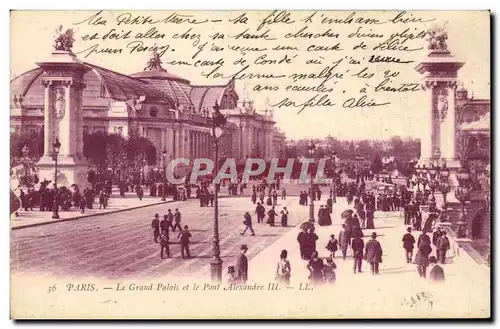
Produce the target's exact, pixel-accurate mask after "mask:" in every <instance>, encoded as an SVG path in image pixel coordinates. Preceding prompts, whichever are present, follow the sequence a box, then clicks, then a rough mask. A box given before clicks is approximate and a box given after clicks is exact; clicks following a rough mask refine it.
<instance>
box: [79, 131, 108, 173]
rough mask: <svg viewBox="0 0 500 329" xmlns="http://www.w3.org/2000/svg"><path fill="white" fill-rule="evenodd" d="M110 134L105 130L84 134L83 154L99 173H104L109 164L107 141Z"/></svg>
mask: <svg viewBox="0 0 500 329" xmlns="http://www.w3.org/2000/svg"><path fill="white" fill-rule="evenodd" d="M107 138H108V134H107V133H105V132H103V131H96V132H93V133H90V134H89V133H84V134H83V156H84V157H85V158H87V161H88V162H89V163H90V164H91V165H92V166H94V167H95V169H96V171H97V174H98V175H102V174H103V173H104V172H105V171H106V169H107V168H108V166H107V161H106V160H107V159H106V141H107Z"/></svg>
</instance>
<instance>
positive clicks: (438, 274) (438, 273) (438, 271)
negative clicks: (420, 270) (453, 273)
mask: <svg viewBox="0 0 500 329" xmlns="http://www.w3.org/2000/svg"><path fill="white" fill-rule="evenodd" d="M429 265H430V266H429V281H431V282H444V270H443V268H442V267H441V266H439V265H438V264H437V259H436V257H434V256H431V257H429Z"/></svg>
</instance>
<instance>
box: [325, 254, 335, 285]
mask: <svg viewBox="0 0 500 329" xmlns="http://www.w3.org/2000/svg"><path fill="white" fill-rule="evenodd" d="M336 269H337V264H335V262H334V261H333V259H331V258H328V259H327V260H326V264H325V267H324V270H323V272H324V279H325V283H328V284H333V283H335V280H336V279H337V276H336V275H335V270H336Z"/></svg>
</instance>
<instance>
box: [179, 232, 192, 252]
mask: <svg viewBox="0 0 500 329" xmlns="http://www.w3.org/2000/svg"><path fill="white" fill-rule="evenodd" d="M190 237H191V233H190V232H189V227H188V226H187V225H184V229H183V230H182V231H180V232H179V236H178V239H179V242H180V244H181V255H182V259H184V258H185V256H187V258H191V254H190V253H189V238H190ZM184 252H186V254H184Z"/></svg>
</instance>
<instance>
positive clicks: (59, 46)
mask: <svg viewBox="0 0 500 329" xmlns="http://www.w3.org/2000/svg"><path fill="white" fill-rule="evenodd" d="M73 42H75V38H74V37H73V29H67V30H66V32H63V26H62V25H59V27H58V28H57V29H56V35H55V36H54V49H55V50H57V51H69V52H71V48H73Z"/></svg>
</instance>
